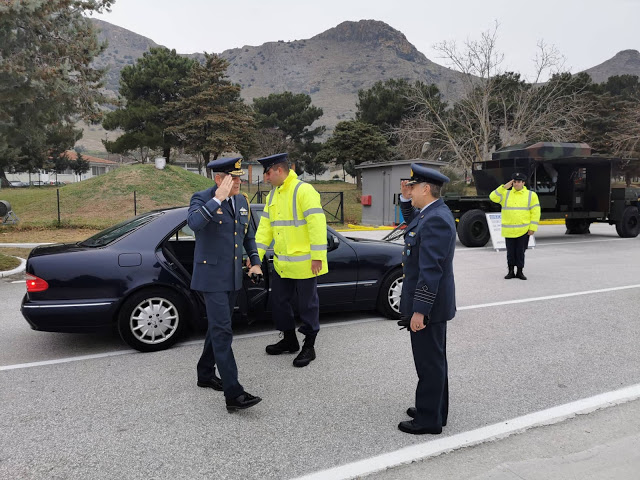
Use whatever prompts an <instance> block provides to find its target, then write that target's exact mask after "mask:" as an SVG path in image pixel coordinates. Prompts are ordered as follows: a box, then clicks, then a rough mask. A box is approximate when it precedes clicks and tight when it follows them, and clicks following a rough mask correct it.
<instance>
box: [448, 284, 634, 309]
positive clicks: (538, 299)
mask: <svg viewBox="0 0 640 480" xmlns="http://www.w3.org/2000/svg"><path fill="white" fill-rule="evenodd" d="M632 288H640V285H624V286H622V287H611V288H601V289H599V290H586V291H584V292H573V293H561V294H559V295H547V296H546V297H531V298H521V299H519V300H505V301H502V302H492V303H481V304H478V305H468V306H466V307H458V310H459V311H460V310H475V309H477V308H488V307H498V306H501V305H513V304H515V303H529V302H541V301H544V300H554V299H556V298H567V297H577V296H579V295H592V294H594V293H607V292H616V291H618V290H629V289H632Z"/></svg>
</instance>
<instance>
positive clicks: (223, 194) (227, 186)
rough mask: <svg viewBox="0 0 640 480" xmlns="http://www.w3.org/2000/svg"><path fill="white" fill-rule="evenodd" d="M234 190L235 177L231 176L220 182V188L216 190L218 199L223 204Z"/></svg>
mask: <svg viewBox="0 0 640 480" xmlns="http://www.w3.org/2000/svg"><path fill="white" fill-rule="evenodd" d="M232 188H233V177H232V176H231V175H226V176H225V177H224V179H223V180H222V182H220V185H218V188H217V189H216V198H217V199H218V200H219V201H220V202H223V201H224V200H226V199H227V198H228V197H229V193H230V192H231V189H232Z"/></svg>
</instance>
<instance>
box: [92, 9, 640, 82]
mask: <svg viewBox="0 0 640 480" xmlns="http://www.w3.org/2000/svg"><path fill="white" fill-rule="evenodd" d="M97 18H100V19H102V20H105V21H107V22H110V23H113V24H115V25H118V26H121V27H124V28H126V29H128V30H132V31H133V32H135V33H138V34H140V35H144V36H145V37H148V38H150V39H151V40H153V41H154V42H156V43H158V44H161V45H164V46H166V47H168V48H175V49H176V50H177V51H178V53H194V52H203V51H207V52H210V53H220V52H222V51H224V50H227V49H230V48H237V47H242V46H244V45H253V46H257V45H261V44H263V43H265V42H273V41H277V40H284V41H292V40H301V39H307V38H311V37H313V36H314V35H317V34H319V33H321V32H324V31H325V30H328V29H330V28H332V27H335V26H336V25H338V24H340V23H341V22H344V21H346V20H350V21H357V20H363V19H367V20H369V19H373V20H381V21H383V22H385V23H387V24H389V25H390V26H391V27H393V28H395V29H396V30H399V31H401V32H402V33H403V34H404V35H405V36H406V37H407V40H408V41H409V42H411V43H412V44H413V45H415V47H416V48H417V49H418V50H420V51H421V52H422V53H424V54H425V55H426V56H427V57H428V58H429V59H431V60H432V61H434V62H436V63H439V64H442V65H446V66H449V65H448V64H447V62H446V61H445V60H444V59H441V58H438V53H437V52H436V51H435V50H434V48H433V46H434V45H435V44H436V43H439V42H442V41H445V40H447V41H456V42H457V43H458V44H460V45H461V44H463V43H464V41H465V40H467V39H471V40H477V39H479V38H480V35H481V34H482V32H484V31H487V30H490V29H492V28H493V25H494V23H495V22H496V21H497V22H498V23H499V25H500V26H499V28H498V49H499V50H500V51H501V52H502V53H504V62H503V64H502V68H503V70H514V71H518V72H521V73H522V74H524V75H528V76H529V77H530V76H531V75H532V73H533V71H534V68H533V59H534V57H535V55H536V51H537V47H536V45H537V44H538V42H539V41H540V40H543V41H544V42H545V43H546V44H549V45H554V46H555V47H556V49H557V50H558V51H559V52H560V53H561V54H562V55H564V57H565V59H566V63H565V66H566V67H567V68H566V70H570V71H571V72H578V71H581V70H584V69H586V68H589V67H593V66H595V65H598V64H600V63H602V62H604V61H605V60H608V59H609V58H611V57H612V56H614V55H615V54H616V53H617V52H619V51H620V50H627V49H634V50H640V0H529V1H523V0H448V1H444V0H442V1H433V0H431V1H429V0H386V1H384V2H383V1H380V0H315V1H308V0H248V1H232V0H226V1H225V0H222V1H221V0H116V4H115V5H114V6H113V8H112V11H111V13H106V14H103V15H99V16H97Z"/></svg>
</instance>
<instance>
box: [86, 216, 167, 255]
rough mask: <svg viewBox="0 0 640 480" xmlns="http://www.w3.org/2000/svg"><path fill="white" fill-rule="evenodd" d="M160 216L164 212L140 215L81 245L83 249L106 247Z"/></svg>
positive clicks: (88, 239)
mask: <svg viewBox="0 0 640 480" xmlns="http://www.w3.org/2000/svg"><path fill="white" fill-rule="evenodd" d="M160 215H162V212H149V213H145V214H144V215H139V216H137V217H135V218H132V219H130V220H126V221H124V222H122V223H119V224H117V225H114V226H113V227H109V228H107V229H106V230H103V231H101V232H100V233H96V234H95V235H94V236H93V237H89V238H87V239H86V240H85V241H84V242H81V243H80V245H82V246H83V247H104V246H105V245H108V244H110V243H111V242H113V241H115V240H117V239H119V238H121V237H123V236H124V235H126V234H127V233H129V232H132V231H134V230H135V229H137V228H139V227H141V226H142V225H146V224H147V223H149V222H151V221H153V220H155V219H156V218H157V217H158V216H160Z"/></svg>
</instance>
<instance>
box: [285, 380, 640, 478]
mask: <svg viewBox="0 0 640 480" xmlns="http://www.w3.org/2000/svg"><path fill="white" fill-rule="evenodd" d="M638 398H640V384H636V385H632V386H629V387H626V388H622V389H620V390H615V391H612V392H606V393H603V394H600V395H595V396H593V397H589V398H583V399H581V400H577V401H575V402H571V403H566V404H564V405H559V406H557V407H552V408H548V409H546V410H541V411H539V412H535V413H530V414H528V415H524V416H522V417H517V418H513V419H511V420H506V421H504V422H500V423H495V424H493V425H489V426H487V427H482V428H478V429H476V430H471V431H468V432H462V433H458V434H456V435H452V436H450V437H444V438H439V439H437V440H432V441H430V442H424V443H420V444H418V445H412V446H410V447H405V448H402V449H400V450H396V451H394V452H389V453H384V454H382V455H377V456H375V457H371V458H366V459H364V460H359V461H357V462H353V463H348V464H346V465H341V466H339V467H334V468H330V469H328V470H322V471H319V472H315V473H312V474H309V475H305V476H303V477H298V478H297V479H296V480H347V479H352V478H358V477H360V476H363V475H371V474H372V473H376V472H381V471H383V470H386V469H389V468H393V467H397V466H400V465H406V464H409V463H412V462H416V461H420V460H424V459H426V458H429V457H435V456H437V455H441V454H443V453H448V452H451V451H453V450H458V449H461V448H465V447H470V446H473V445H479V444H481V443H485V442H489V441H492V440H498V439H502V438H506V437H509V436H511V435H513V434H517V433H522V432H525V431H526V430H528V429H530V428H533V427H539V426H542V425H551V424H554V423H558V422H562V421H564V420H567V419H569V418H572V417H574V416H576V415H584V414H588V413H591V412H594V411H596V410H600V409H603V408H607V407H612V406H615V405H620V404H622V403H626V402H630V401H632V400H636V399H638Z"/></svg>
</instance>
